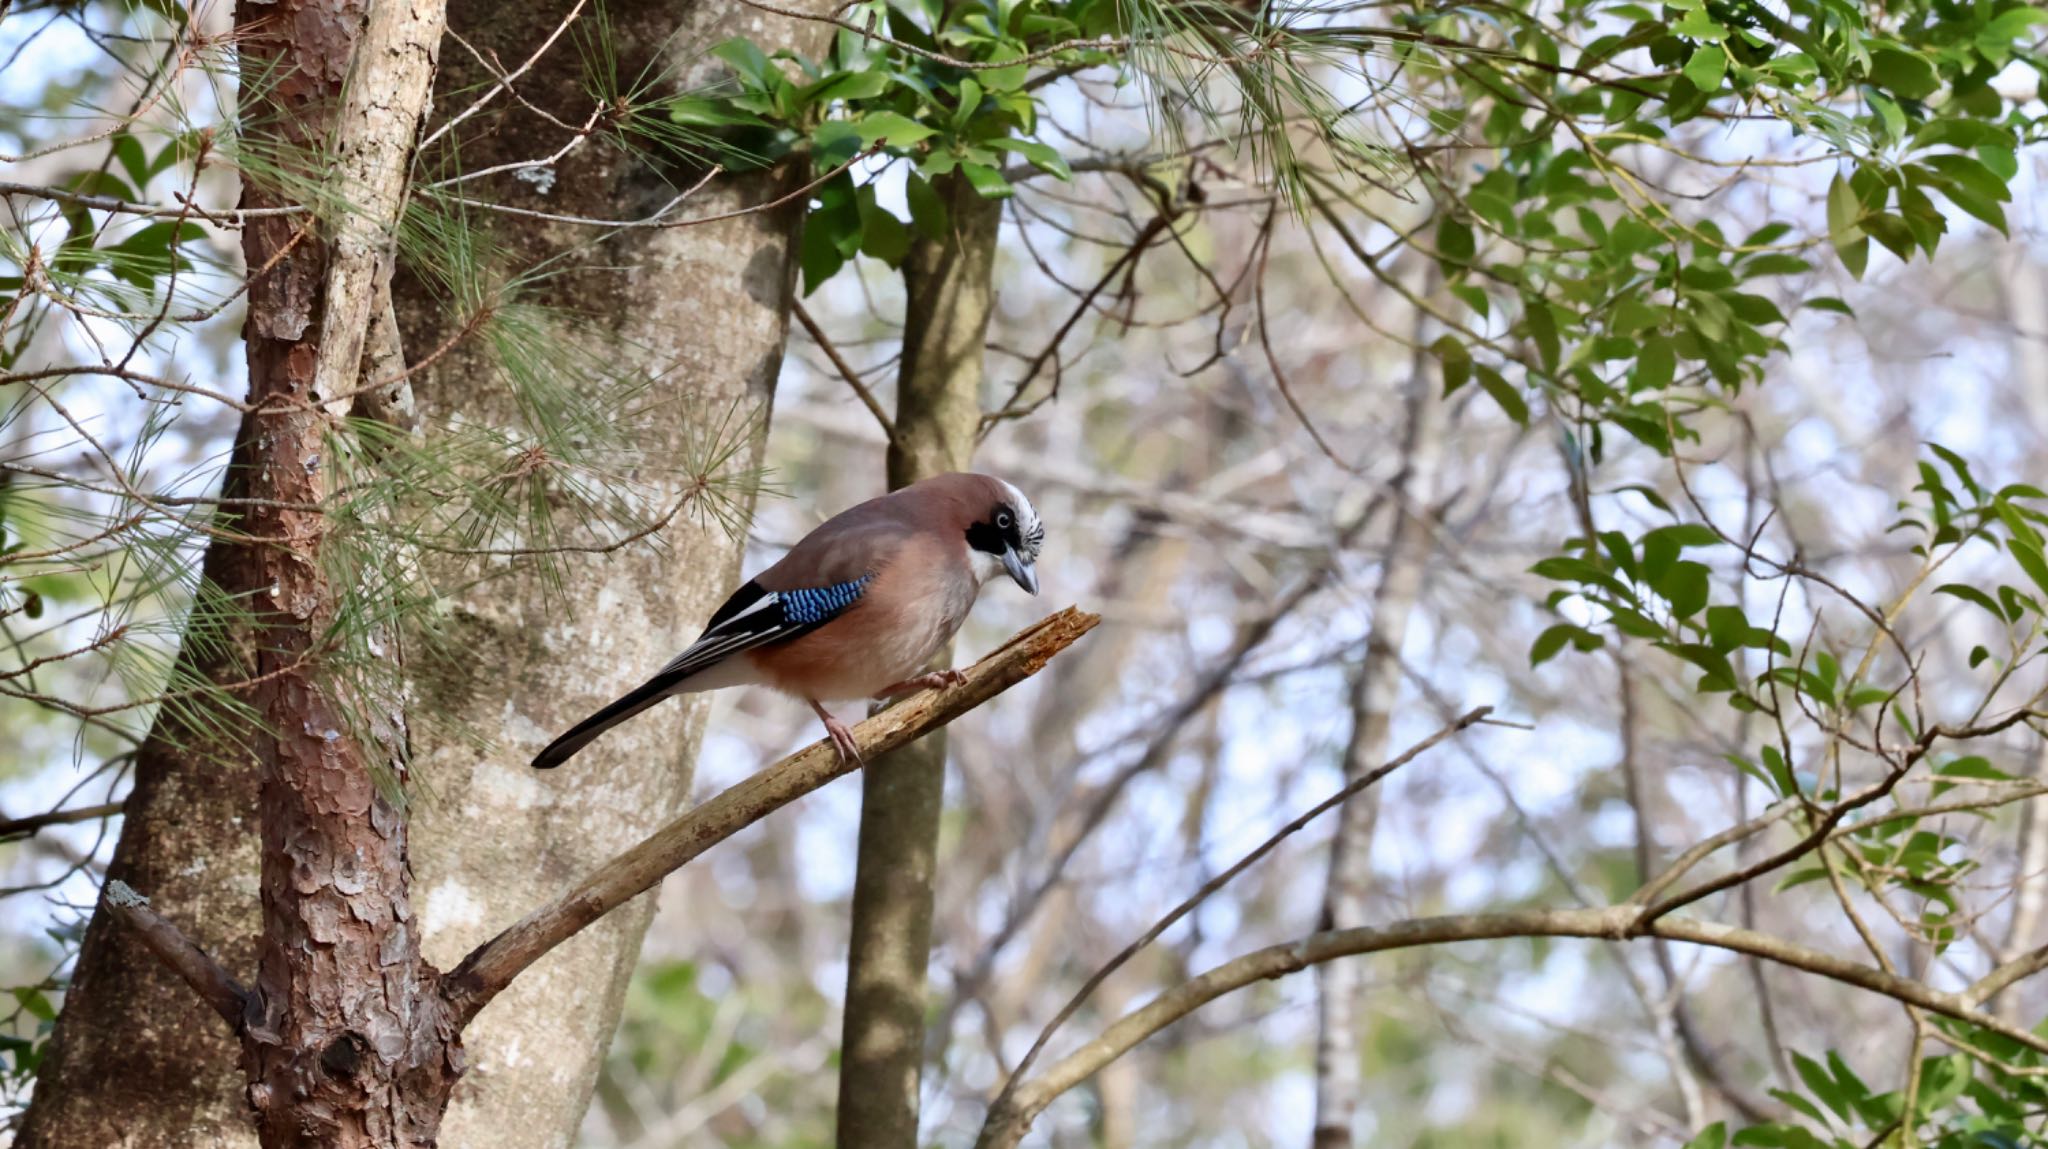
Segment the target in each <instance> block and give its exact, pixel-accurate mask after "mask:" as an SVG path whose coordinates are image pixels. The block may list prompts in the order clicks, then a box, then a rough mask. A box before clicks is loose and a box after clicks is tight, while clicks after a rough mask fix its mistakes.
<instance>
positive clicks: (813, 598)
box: [655, 575, 874, 683]
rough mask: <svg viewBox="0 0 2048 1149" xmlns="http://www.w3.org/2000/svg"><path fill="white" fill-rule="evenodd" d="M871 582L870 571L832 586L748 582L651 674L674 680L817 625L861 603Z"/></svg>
mask: <svg viewBox="0 0 2048 1149" xmlns="http://www.w3.org/2000/svg"><path fill="white" fill-rule="evenodd" d="M873 581H874V576H873V575H862V576H861V577H859V578H857V579H849V580H847V581H846V582H840V583H834V584H832V585H831V586H821V587H803V588H800V589H797V590H785V591H772V592H771V591H766V590H763V589H762V588H761V585H760V584H759V583H755V582H749V583H748V584H747V585H746V586H743V587H741V588H740V589H739V590H738V591H736V592H734V594H733V596H732V598H730V599H728V600H726V603H725V605H724V606H722V607H719V608H718V612H717V613H716V614H713V615H712V616H711V623H710V625H709V626H707V627H705V629H704V633H703V634H701V635H699V636H698V638H697V641H695V642H693V643H691V644H690V648H689V649H688V650H685V651H684V652H682V653H681V654H679V655H677V656H676V657H675V660H674V661H672V662H670V663H669V664H668V665H667V666H664V667H662V668H661V673H659V674H657V675H656V676H655V679H656V680H657V681H662V682H668V683H674V682H677V681H679V680H681V679H684V678H688V677H689V676H690V675H692V674H697V673H700V672H702V671H705V670H709V669H710V668H711V667H713V666H716V665H717V664H719V663H720V662H723V661H725V660H726V659H728V658H731V657H732V656H733V655H735V654H740V653H742V652H744V651H748V650H752V649H754V648H755V647H758V646H766V645H768V644H769V643H771V642H787V641H788V640H790V639H792V638H796V637H798V636H800V635H802V634H805V633H807V632H809V631H813V630H816V629H817V628H818V627H821V626H823V625H825V624H826V623H828V622H831V621H832V620H833V619H835V618H837V617H839V615H840V614H842V613H844V612H845V610H846V608H848V607H850V606H852V605H853V604H854V603H856V602H859V601H860V596H861V593H862V592H863V591H865V590H866V589H867V587H868V584H869V583H870V582H873Z"/></svg>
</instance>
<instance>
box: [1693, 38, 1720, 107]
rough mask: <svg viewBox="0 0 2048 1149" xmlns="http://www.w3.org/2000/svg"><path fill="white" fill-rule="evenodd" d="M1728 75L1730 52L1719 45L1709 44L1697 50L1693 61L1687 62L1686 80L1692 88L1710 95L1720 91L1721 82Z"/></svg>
mask: <svg viewBox="0 0 2048 1149" xmlns="http://www.w3.org/2000/svg"><path fill="white" fill-rule="evenodd" d="M1727 74H1728V52H1727V50H1726V49H1725V48H1722V47H1721V46H1720V45H1719V44H1708V45H1706V46H1704V47H1702V48H1699V49H1697V50H1695V51H1694V52H1693V54H1692V59H1690V60H1687V61H1686V62H1685V78H1686V79H1688V80H1691V81H1692V86H1693V87H1695V88H1698V89H1699V90H1700V91H1702V92H1706V93H1708V94H1709V95H1711V94H1713V93H1714V92H1717V91H1720V89H1721V80H1722V78H1723V77H1725V76H1726V75H1727Z"/></svg>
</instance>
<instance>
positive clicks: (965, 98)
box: [953, 79, 981, 131]
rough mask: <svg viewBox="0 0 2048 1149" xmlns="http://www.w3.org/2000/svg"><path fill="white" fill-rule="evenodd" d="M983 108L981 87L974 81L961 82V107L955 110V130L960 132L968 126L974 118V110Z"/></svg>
mask: <svg viewBox="0 0 2048 1149" xmlns="http://www.w3.org/2000/svg"><path fill="white" fill-rule="evenodd" d="M980 106H981V85H980V84H977V83H975V82H974V81H973V80H971V79H969V80H962V81H960V106H959V107H957V108H955V109H954V110H953V129H954V130H955V131H958V130H960V129H962V128H965V127H966V126H967V121H968V120H969V119H972V118H973V116H974V109H976V108H978V107H980Z"/></svg>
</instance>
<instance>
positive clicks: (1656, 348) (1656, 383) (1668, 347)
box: [1634, 335, 1678, 391]
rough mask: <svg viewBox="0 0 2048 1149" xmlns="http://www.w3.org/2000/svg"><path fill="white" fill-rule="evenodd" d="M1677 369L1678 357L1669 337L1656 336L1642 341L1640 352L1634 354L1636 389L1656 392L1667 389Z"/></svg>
mask: <svg viewBox="0 0 2048 1149" xmlns="http://www.w3.org/2000/svg"><path fill="white" fill-rule="evenodd" d="M1677 369H1678V356H1677V353H1676V352H1675V350H1674V349H1673V347H1672V344H1671V340H1670V338H1669V337H1667V336H1663V335H1658V336H1654V337H1652V338H1650V339H1647V340H1644V341H1643V346H1642V350H1641V351H1639V352H1637V353H1636V371H1635V379H1634V381H1635V386H1636V389H1637V390H1641V391H1658V390H1662V389H1663V388H1665V387H1669V386H1670V385H1671V378H1672V376H1673V375H1674V374H1675V373H1676V371H1677Z"/></svg>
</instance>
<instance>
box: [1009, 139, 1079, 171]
mask: <svg viewBox="0 0 2048 1149" xmlns="http://www.w3.org/2000/svg"><path fill="white" fill-rule="evenodd" d="M989 146H990V147H995V148H1001V149H1003V150H1004V151H1010V152H1016V153H1018V154H1019V155H1022V156H1023V157H1024V158H1025V159H1027V160H1030V161H1031V166H1032V167H1035V168H1037V169H1038V170H1039V171H1042V172H1048V173H1050V174H1052V175H1055V176H1058V177H1059V178H1061V179H1063V180H1071V179H1073V178H1074V170H1073V169H1072V168H1070V167H1068V166H1067V158H1066V157H1065V156H1063V155H1061V154H1060V153H1059V149H1058V148H1055V147H1053V146H1052V145H1050V144H1042V143H1039V142H1038V141H1037V140H1020V139H1016V138H1011V139H1004V140H991V141H989Z"/></svg>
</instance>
